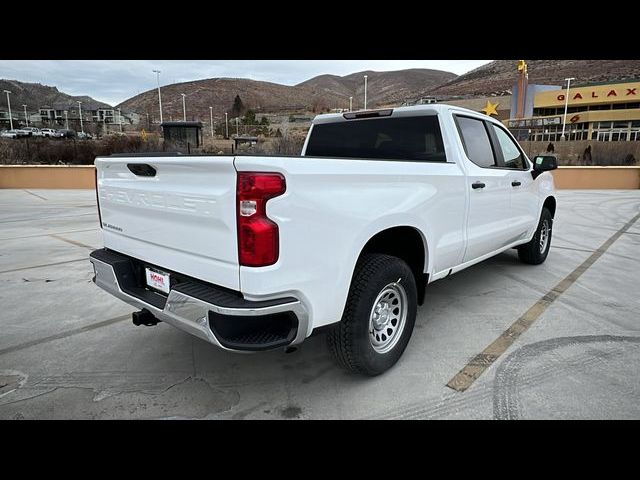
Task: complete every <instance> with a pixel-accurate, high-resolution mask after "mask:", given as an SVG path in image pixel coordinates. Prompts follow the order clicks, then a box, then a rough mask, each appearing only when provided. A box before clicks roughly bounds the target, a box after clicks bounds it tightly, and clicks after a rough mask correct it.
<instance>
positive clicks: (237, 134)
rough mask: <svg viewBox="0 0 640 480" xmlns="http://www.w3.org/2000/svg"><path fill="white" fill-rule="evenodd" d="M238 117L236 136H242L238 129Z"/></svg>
mask: <svg viewBox="0 0 640 480" xmlns="http://www.w3.org/2000/svg"><path fill="white" fill-rule="evenodd" d="M238 128H239V127H238V117H236V137H238V136H240V131H239V130H238Z"/></svg>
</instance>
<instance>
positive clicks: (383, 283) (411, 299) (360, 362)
mask: <svg viewBox="0 0 640 480" xmlns="http://www.w3.org/2000/svg"><path fill="white" fill-rule="evenodd" d="M416 310H417V288H416V281H415V278H414V276H413V272H412V271H411V269H410V268H409V266H408V265H407V264H406V263H405V262H404V261H403V260H401V259H399V258H397V257H392V256H389V255H382V254H369V255H365V256H364V257H363V258H361V259H360V261H359V262H358V265H357V266H356V271H355V273H354V277H353V280H352V282H351V287H350V289H349V296H348V298H347V304H346V306H345V310H344V314H343V316H342V320H341V321H340V322H339V323H337V324H335V325H334V326H333V327H332V328H331V330H330V331H329V333H328V335H327V343H328V346H329V350H330V351H331V353H332V354H333V356H334V357H335V359H336V361H337V362H338V364H339V365H340V366H342V367H343V368H346V369H347V370H351V371H353V372H357V373H361V374H364V375H370V376H374V375H379V374H381V373H383V372H384V371H386V370H388V369H389V368H391V367H392V366H393V365H394V364H395V363H396V362H397V361H398V359H399V358H400V356H401V355H402V353H403V352H404V349H405V348H406V346H407V344H408V343H409V339H410V338H411V333H412V331H413V326H414V324H415V320H416Z"/></svg>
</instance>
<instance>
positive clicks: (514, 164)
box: [490, 124, 526, 170]
mask: <svg viewBox="0 0 640 480" xmlns="http://www.w3.org/2000/svg"><path fill="white" fill-rule="evenodd" d="M490 128H492V129H493V131H494V133H495V138H496V140H497V141H498V146H499V148H500V150H501V152H502V162H499V163H502V164H501V165H498V166H500V167H505V168H516V169H518V170H524V169H525V168H526V166H525V165H526V163H525V159H524V155H523V154H522V152H521V151H520V149H519V148H518V146H517V145H516V144H515V143H514V141H513V140H511V137H509V135H507V133H506V132H505V131H504V130H503V129H501V128H500V127H498V126H496V125H494V124H490Z"/></svg>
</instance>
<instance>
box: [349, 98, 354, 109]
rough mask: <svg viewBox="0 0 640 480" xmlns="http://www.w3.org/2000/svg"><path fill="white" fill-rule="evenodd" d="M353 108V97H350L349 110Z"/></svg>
mask: <svg viewBox="0 0 640 480" xmlns="http://www.w3.org/2000/svg"><path fill="white" fill-rule="evenodd" d="M352 110H353V97H349V111H352Z"/></svg>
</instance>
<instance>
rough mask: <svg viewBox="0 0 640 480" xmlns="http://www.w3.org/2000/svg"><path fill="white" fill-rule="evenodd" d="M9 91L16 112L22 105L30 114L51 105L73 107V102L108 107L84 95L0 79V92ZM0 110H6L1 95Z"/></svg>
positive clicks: (4, 97)
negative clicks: (24, 105)
mask: <svg viewBox="0 0 640 480" xmlns="http://www.w3.org/2000/svg"><path fill="white" fill-rule="evenodd" d="M3 90H9V91H10V92H11V97H10V98H11V108H12V110H13V109H15V110H16V111H18V110H20V111H22V105H23V104H26V105H27V109H28V110H29V111H30V112H34V111H36V110H37V109H38V108H40V107H42V106H44V105H49V106H53V104H54V103H55V104H58V103H62V104H66V105H69V106H71V105H75V102H77V101H81V102H83V103H85V104H89V103H90V104H92V105H98V106H100V107H108V106H109V105H107V104H106V103H102V102H98V101H97V100H94V99H93V98H91V97H88V96H86V95H81V96H73V95H67V94H66V93H63V92H61V91H59V90H58V89H57V88H56V87H50V86H47V85H42V84H40V83H26V82H19V81H17V80H4V79H0V92H2V91H3ZM0 108H1V109H3V110H4V109H6V108H7V97H6V95H5V94H2V96H1V98H0Z"/></svg>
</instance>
